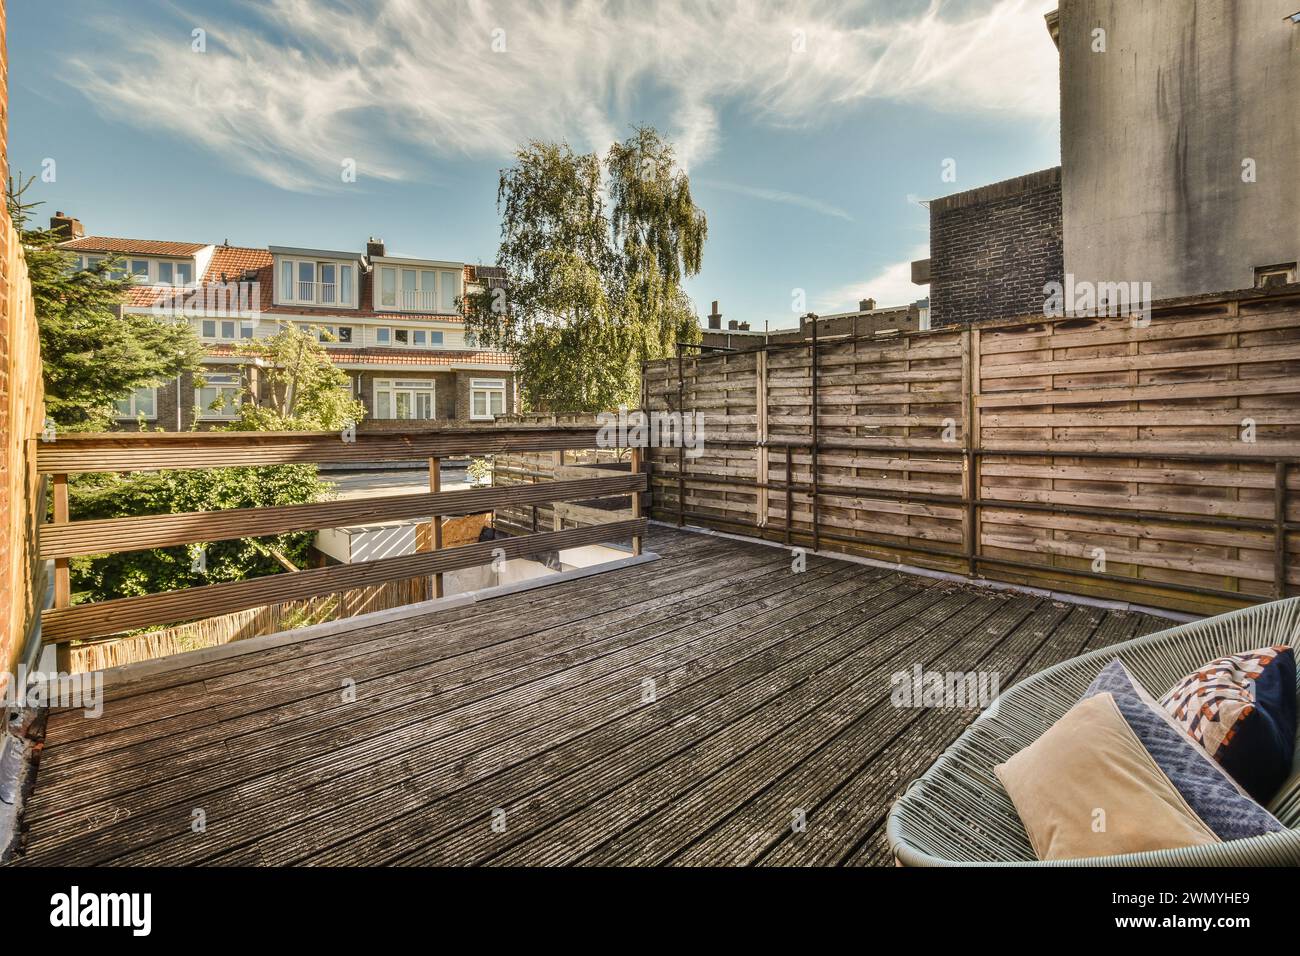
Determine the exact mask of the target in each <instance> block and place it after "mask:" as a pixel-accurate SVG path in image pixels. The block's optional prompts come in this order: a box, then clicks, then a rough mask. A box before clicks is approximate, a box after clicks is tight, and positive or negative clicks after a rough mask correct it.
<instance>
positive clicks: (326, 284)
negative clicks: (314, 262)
mask: <svg viewBox="0 0 1300 956" xmlns="http://www.w3.org/2000/svg"><path fill="white" fill-rule="evenodd" d="M334 271H335V270H334V265H333V263H329V262H322V263H321V267H320V300H321V301H322V302H333V301H334V292H335V286H334Z"/></svg>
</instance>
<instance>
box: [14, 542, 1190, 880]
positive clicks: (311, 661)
mask: <svg viewBox="0 0 1300 956" xmlns="http://www.w3.org/2000/svg"><path fill="white" fill-rule="evenodd" d="M647 547H648V548H649V549H651V550H654V551H657V552H659V554H661V555H662V559H661V560H659V561H657V562H651V563H648V564H644V565H640V566H637V567H631V568H625V569H621V570H617V571H613V572H609V573H606V574H601V575H598V576H594V577H590V578H586V579H581V580H576V581H569V582H563V583H560V584H557V585H554V586H551V587H547V588H541V589H537V590H533V591H529V592H524V593H521V594H516V595H507V596H503V597H499V598H494V599H492V600H490V601H485V602H481V603H478V604H476V605H473V606H470V607H464V608H458V609H451V610H445V611H442V612H438V613H433V614H429V615H425V616H421V617H418V618H412V619H407V620H403V621H397V622H389V623H385V624H379V625H375V626H373V627H369V628H367V629H364V630H359V631H358V630H353V631H347V632H344V633H340V634H334V635H330V636H325V637H318V638H315V639H312V640H310V641H306V642H299V643H292V644H286V645H284V646H280V647H274V648H269V649H264V650H259V651H256V652H254V653H252V654H247V655H243V656H238V657H233V658H228V659H223V660H216V661H210V662H208V663H199V664H195V665H193V666H190V667H187V668H184V669H178V670H173V671H170V672H168V673H165V674H159V675H154V676H151V677H147V678H143V679H141V680H138V681H134V682H131V683H120V684H117V685H110V687H109V689H108V694H109V696H108V700H107V703H106V706H105V710H104V714H103V716H102V717H101V718H99V719H97V720H90V719H86V718H85V717H83V716H82V715H81V714H80V712H61V713H56V714H53V715H51V718H50V721H49V727H48V731H47V737H46V745H45V748H44V753H43V755H42V762H41V767H40V772H39V774H38V777H37V781H36V786H35V790H34V792H33V794H32V797H31V799H30V801H29V803H28V807H27V825H28V832H27V855H26V856H25V857H24V858H23V859H22V860H21V861H20V862H25V863H31V864H56V863H59V864H98V863H113V864H164V863H165V864H193V863H206V864H240V863H252V864H290V863H298V864H326V863H328V864H381V863H402V864H477V863H494V864H510V863H514V864H539V863H546V864H552V863H553V864H559V863H605V864H622V863H666V862H667V863H682V864H687V863H694V864H705V863H713V864H720V863H721V864H741V863H762V864H807V863H825V864H829V863H849V864H883V863H888V862H889V859H888V853H887V851H886V849H885V846H884V836H883V832H884V827H883V822H884V817H885V813H886V811H887V809H888V806H889V803H890V801H891V800H892V799H893V798H894V797H895V796H896V795H897V793H898V792H899V791H900V790H901V788H902V787H903V786H904V785H905V784H906V783H907V782H908V781H909V780H910V779H912V778H913V777H914V776H916V775H917V774H918V773H920V772H921V771H922V770H923V769H924V768H925V767H926V766H927V765H928V764H929V762H930V761H932V760H933V759H934V757H935V756H936V755H937V754H938V753H939V752H940V751H941V750H942V749H943V748H944V747H945V746H947V744H948V743H949V742H950V741H951V740H952V739H953V738H955V737H956V736H957V734H958V733H959V732H960V731H961V729H962V728H963V727H964V726H965V725H966V724H967V723H968V722H969V721H970V720H972V719H973V718H974V716H975V712H974V711H969V710H957V709H928V710H921V709H900V708H896V707H894V706H893V705H892V704H891V703H890V691H891V685H890V675H891V674H893V673H894V672H896V671H902V670H910V669H911V667H912V666H913V664H916V663H920V664H922V665H923V666H924V667H926V668H927V669H931V670H940V671H996V672H998V673H999V674H1000V675H1001V683H1002V686H1003V687H1004V688H1005V687H1006V686H1009V685H1010V684H1011V683H1013V682H1014V681H1015V680H1016V679H1019V678H1021V677H1023V676H1025V675H1026V674H1029V673H1032V672H1033V671H1035V670H1038V669H1041V668H1042V667H1045V666H1047V665H1048V664H1051V663H1052V662H1054V661H1057V660H1061V659H1063V658H1066V657H1070V656H1073V655H1075V654H1078V653H1079V652H1081V651H1083V650H1085V649H1090V648H1094V647H1099V646H1103V645H1105V644H1109V643H1114V642H1116V641H1120V640H1124V639H1126V638H1128V637H1132V636H1134V635H1136V634H1141V633H1147V632H1149V631H1153V630H1157V629H1159V628H1160V627H1163V626H1165V624H1166V622H1164V621H1162V620H1160V619H1157V618H1152V617H1147V616H1145V615H1142V614H1136V613H1116V612H1106V611H1102V610H1098V609H1096V608H1090V607H1082V606H1077V605H1068V604H1062V603H1059V602H1055V601H1052V600H1048V599H1042V598H1037V597H1032V596H1026V595H1023V594H1017V593H1010V592H995V591H988V590H983V589H976V588H971V587H964V586H959V585H954V584H949V583H944V582H938V581H935V580H933V579H927V578H922V577H913V576H909V575H905V574H900V573H896V572H892V571H887V570H880V569H876V568H870V567H866V566H863V565H860V564H854V563H848V562H843V561H835V560H830V559H823V558H816V557H810V558H809V559H808V567H807V571H806V572H805V573H803V574H794V573H792V571H791V563H790V555H789V554H788V553H787V552H785V551H782V550H780V549H777V548H772V547H767V546H763V545H757V544H749V543H742V542H738V541H734V540H729V539H723V538H717V537H710V536H705V535H698V534H692V533H689V532H681V531H675V530H668V529H664V528H660V527H653V528H652V530H651V534H650V538H649V541H648V543H647ZM349 681H353V682H355V687H356V702H355V703H349V702H345V700H344V689H345V684H346V682H349ZM650 682H653V683H652V684H651V683H650ZM651 696H653V701H652V702H649V701H648V698H650V697H651ZM196 811H201V812H202V819H203V821H204V824H205V826H204V828H203V829H202V830H201V832H196V830H195V827H194V825H193V824H194V820H195V819H196V816H197V815H198V814H197V813H196ZM500 811H504V814H502V813H501V812H500ZM797 811H802V812H803V815H804V817H805V818H806V820H807V825H806V828H805V829H804V831H803V832H795V829H794V828H793V827H792V825H791V824H792V821H793V820H794V818H795V814H796V812H797ZM502 818H504V832H498V831H500V830H501V823H500V821H501V820H502ZM494 822H496V823H497V826H496V827H495V828H494Z"/></svg>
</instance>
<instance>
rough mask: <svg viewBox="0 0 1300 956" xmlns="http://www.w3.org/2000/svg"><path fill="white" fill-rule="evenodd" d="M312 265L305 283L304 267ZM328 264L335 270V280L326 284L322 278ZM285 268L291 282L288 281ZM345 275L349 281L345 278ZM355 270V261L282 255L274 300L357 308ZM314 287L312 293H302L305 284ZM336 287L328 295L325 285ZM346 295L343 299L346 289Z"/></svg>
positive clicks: (277, 267) (276, 273)
mask: <svg viewBox="0 0 1300 956" xmlns="http://www.w3.org/2000/svg"><path fill="white" fill-rule="evenodd" d="M304 265H308V266H311V281H310V282H306V283H305V282H304V280H303V279H302V278H301V276H300V269H301V267H302V266H304ZM325 267H328V268H331V269H333V270H334V281H333V282H332V283H326V282H325V281H324V279H322V275H323V274H324V269H325ZM286 268H287V271H288V276H289V281H288V283H286V282H285V272H286ZM344 276H346V280H345V278H344ZM356 277H357V276H356V269H355V263H353V262H350V261H348V262H344V261H342V260H339V259H313V258H310V257H306V256H280V257H279V258H278V259H277V261H276V269H275V277H274V279H273V280H272V281H274V282H275V301H276V302H278V303H281V304H284V305H310V306H318V307H321V308H326V309H336V308H341V309H355V308H356V307H357V303H356ZM304 284H306V285H309V286H310V287H311V289H310V291H311V295H310V296H303V295H302V294H301V293H302V292H303V285H304ZM326 285H330V286H332V287H333V295H334V297H333V298H332V299H326V298H325V286H326ZM345 290H346V292H347V297H346V298H344V295H343V293H344V291H345Z"/></svg>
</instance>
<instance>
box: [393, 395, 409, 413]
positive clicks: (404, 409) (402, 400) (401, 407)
mask: <svg viewBox="0 0 1300 956" xmlns="http://www.w3.org/2000/svg"><path fill="white" fill-rule="evenodd" d="M394 397H395V398H396V399H397V415H396V417H397V418H410V417H411V393H410V392H397V393H396V394H395V396H394Z"/></svg>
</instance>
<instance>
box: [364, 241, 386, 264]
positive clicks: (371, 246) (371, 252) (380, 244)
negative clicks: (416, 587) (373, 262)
mask: <svg viewBox="0 0 1300 956" xmlns="http://www.w3.org/2000/svg"><path fill="white" fill-rule="evenodd" d="M383 255H384V240H382V239H376V238H375V237H374V236H371V237H370V238H369V239H367V240H366V258H367V259H373V258H375V256H380V257H381V258H382V257H383Z"/></svg>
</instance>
